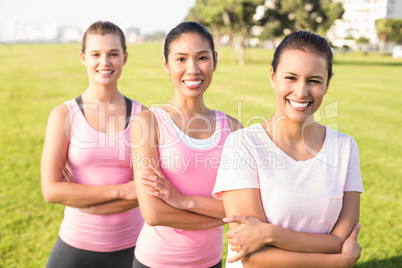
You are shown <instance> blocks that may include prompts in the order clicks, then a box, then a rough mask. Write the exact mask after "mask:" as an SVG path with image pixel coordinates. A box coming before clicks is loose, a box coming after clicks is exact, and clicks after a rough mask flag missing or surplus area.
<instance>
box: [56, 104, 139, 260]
mask: <svg viewBox="0 0 402 268" xmlns="http://www.w3.org/2000/svg"><path fill="white" fill-rule="evenodd" d="M65 104H66V105H67V106H68V108H69V114H70V120H71V132H70V139H69V140H70V144H69V148H68V152H67V167H68V168H69V170H70V171H71V173H72V175H73V176H74V179H75V181H76V183H81V184H85V185H111V184H122V183H126V182H129V181H131V180H133V171H132V165H131V149H130V127H131V122H130V123H129V125H128V127H127V128H126V129H125V130H123V131H121V132H119V133H103V132H98V131H96V130H94V129H93V128H92V127H91V126H90V125H89V123H88V122H87V121H86V119H85V117H84V115H83V114H82V112H81V110H80V108H79V105H78V104H77V102H76V101H75V100H69V101H67V102H65ZM132 104H133V106H132V112H131V115H132V116H133V115H135V114H137V113H139V112H141V107H142V106H141V104H140V103H138V102H136V101H132ZM143 222H144V220H143V218H142V216H141V213H140V209H139V207H136V208H133V209H130V210H127V211H124V212H121V213H116V214H108V215H94V214H88V213H84V212H82V211H80V210H79V209H77V208H72V207H68V206H66V208H65V210H64V219H63V221H62V223H61V226H60V232H59V236H60V238H61V239H62V240H63V241H64V242H65V243H67V244H69V245H71V246H73V247H76V248H79V249H84V250H90V251H98V252H112V251H117V250H122V249H126V248H129V247H133V246H135V245H136V241H137V238H138V235H139V233H140V231H141V228H142V225H143Z"/></svg>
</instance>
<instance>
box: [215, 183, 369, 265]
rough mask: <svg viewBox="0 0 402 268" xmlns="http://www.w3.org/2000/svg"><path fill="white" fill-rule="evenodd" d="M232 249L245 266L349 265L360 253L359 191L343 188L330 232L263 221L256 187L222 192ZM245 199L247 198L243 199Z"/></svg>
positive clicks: (235, 258) (352, 263)
mask: <svg viewBox="0 0 402 268" xmlns="http://www.w3.org/2000/svg"><path fill="white" fill-rule="evenodd" d="M222 197H223V201H224V207H225V211H226V215H242V216H230V217H228V218H226V219H225V221H226V222H228V223H229V227H230V231H229V232H228V233H227V237H228V239H229V240H228V242H229V243H230V244H231V249H232V250H233V251H237V252H238V253H237V255H236V256H235V257H233V258H231V259H229V262H233V261H236V260H238V259H241V261H242V264H243V266H244V267H278V266H280V267H351V266H353V265H354V264H355V263H356V262H357V260H358V259H359V257H360V250H361V247H360V245H359V244H358V243H357V241H356V237H357V234H358V228H354V226H355V225H356V223H357V222H358V219H359V206H360V205H359V204H360V193H357V192H345V193H344V199H343V208H342V211H341V214H340V216H339V219H338V221H337V223H336V224H335V226H334V228H333V230H332V232H331V233H330V234H310V233H303V232H295V231H292V230H289V229H286V228H282V227H279V226H274V225H272V224H269V223H266V220H265V214H264V212H263V209H262V205H261V197H260V193H259V190H258V189H242V190H233V191H227V192H223V193H222ZM245 200H247V202H245Z"/></svg>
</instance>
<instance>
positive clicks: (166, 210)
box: [131, 111, 225, 230]
mask: <svg viewBox="0 0 402 268" xmlns="http://www.w3.org/2000/svg"><path fill="white" fill-rule="evenodd" d="M155 124H156V120H155V117H154V114H153V113H152V112H151V111H145V112H142V113H140V114H138V115H136V116H135V117H134V119H133V126H132V128H131V141H132V153H133V154H134V155H135V159H136V161H134V162H133V169H134V178H139V179H135V186H136V189H137V195H138V201H139V204H140V209H141V213H142V215H143V217H144V219H145V221H146V222H147V224H149V225H151V226H157V225H162V226H169V227H172V228H177V229H183V230H199V229H207V228H212V227H216V226H220V225H223V224H224V223H223V221H222V217H224V215H225V214H224V209H223V204H222V202H221V201H219V200H214V198H212V197H201V196H198V197H197V196H186V195H183V194H181V193H180V192H179V191H177V190H176V188H175V187H174V186H173V185H172V184H171V183H170V182H169V181H168V180H167V179H166V178H165V177H164V175H163V173H162V172H160V171H159V168H158V167H157V165H158V164H159V155H158V150H157V144H158V131H157V129H158V127H157V126H156V125H155ZM133 158H134V157H133Z"/></svg>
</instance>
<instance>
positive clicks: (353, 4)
mask: <svg viewBox="0 0 402 268" xmlns="http://www.w3.org/2000/svg"><path fill="white" fill-rule="evenodd" d="M334 1H335V2H341V3H342V4H343V8H344V9H345V13H344V14H343V17H342V19H339V20H336V21H335V23H334V25H333V26H332V27H331V29H330V30H329V31H328V32H327V37H328V39H329V40H331V42H332V44H333V45H334V46H337V47H342V46H349V47H351V48H355V49H356V48H358V44H356V40H357V39H359V38H366V39H368V40H369V44H368V47H367V49H378V48H380V46H381V44H380V40H379V39H378V36H377V33H376V29H375V21H376V20H378V19H402V1H401V0H334ZM382 45H383V46H384V44H382ZM382 49H391V48H390V47H389V48H388V47H382Z"/></svg>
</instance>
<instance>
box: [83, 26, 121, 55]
mask: <svg viewBox="0 0 402 268" xmlns="http://www.w3.org/2000/svg"><path fill="white" fill-rule="evenodd" d="M90 34H100V35H105V34H115V35H117V36H119V37H120V42H121V47H122V48H123V53H126V51H127V46H126V38H125V36H124V33H123V31H122V30H121V29H120V28H119V27H118V26H117V25H116V24H114V23H112V22H109V21H97V22H94V23H92V25H91V26H89V27H88V29H87V30H86V31H85V34H84V37H83V39H82V47H81V52H82V53H85V48H86V41H87V36H88V35H90Z"/></svg>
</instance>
